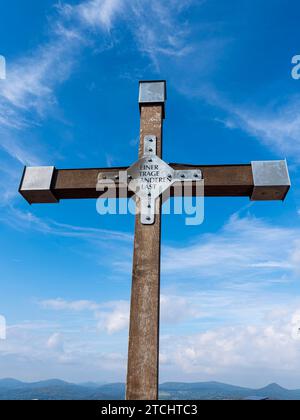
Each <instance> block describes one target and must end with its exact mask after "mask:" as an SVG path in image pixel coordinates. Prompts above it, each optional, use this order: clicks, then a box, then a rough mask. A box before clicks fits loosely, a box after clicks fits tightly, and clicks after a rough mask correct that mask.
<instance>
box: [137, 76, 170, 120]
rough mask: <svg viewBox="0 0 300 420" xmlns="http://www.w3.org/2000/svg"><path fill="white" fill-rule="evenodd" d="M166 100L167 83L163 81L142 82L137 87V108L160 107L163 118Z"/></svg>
mask: <svg viewBox="0 0 300 420" xmlns="http://www.w3.org/2000/svg"><path fill="white" fill-rule="evenodd" d="M166 100H167V82H166V81H165V80H142V81H140V87H139V106H140V108H141V106H142V105H147V104H149V105H151V104H152V105H162V106H163V116H164V117H165V103H166Z"/></svg>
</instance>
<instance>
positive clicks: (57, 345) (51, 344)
mask: <svg viewBox="0 0 300 420" xmlns="http://www.w3.org/2000/svg"><path fill="white" fill-rule="evenodd" d="M46 347H47V348H48V349H50V350H53V351H57V352H61V353H63V352H64V339H63V335H62V334H61V333H54V334H52V335H51V336H50V337H49V338H48V340H47V343H46Z"/></svg>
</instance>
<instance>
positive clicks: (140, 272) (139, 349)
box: [126, 82, 166, 400]
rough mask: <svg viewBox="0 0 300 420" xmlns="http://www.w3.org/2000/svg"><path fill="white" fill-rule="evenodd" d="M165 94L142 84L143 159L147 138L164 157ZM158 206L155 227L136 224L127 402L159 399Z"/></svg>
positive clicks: (152, 85)
mask: <svg viewBox="0 0 300 420" xmlns="http://www.w3.org/2000/svg"><path fill="white" fill-rule="evenodd" d="M165 91H166V89H165V82H144V83H140V96H139V102H140V112H141V127H140V147H139V158H140V159H141V158H142V157H143V156H144V151H145V146H146V145H145V138H146V137H147V136H154V137H156V155H157V156H158V157H160V158H161V157H162V125H163V118H164V114H165ZM149 144H151V143H149ZM151 147H152V146H151ZM137 205H138V206H140V205H141V204H140V203H138V204H137ZM155 205H156V206H157V209H156V212H155V213H156V217H155V221H154V223H153V224H149V225H145V224H142V223H141V218H140V216H139V211H138V212H137V215H136V221H135V239H134V256H133V271H132V290H131V310H130V329H129V348H128V370H127V388H126V399H128V400H138V399H142V400H147V399H150V400H156V399H157V398H158V362H159V360H158V358H159V305H160V302H159V300H160V296H159V295H160V243H161V210H160V209H161V198H160V197H159V198H158V199H157V201H156V204H155Z"/></svg>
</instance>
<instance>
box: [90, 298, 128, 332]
mask: <svg viewBox="0 0 300 420" xmlns="http://www.w3.org/2000/svg"><path fill="white" fill-rule="evenodd" d="M96 318H97V319H98V327H99V328H100V329H104V330H106V331H107V332H108V334H114V333H117V332H119V331H122V330H126V329H128V324H129V302H127V301H117V302H108V303H106V304H104V305H101V309H99V310H98V311H97V312H96Z"/></svg>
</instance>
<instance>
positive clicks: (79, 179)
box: [51, 163, 254, 200]
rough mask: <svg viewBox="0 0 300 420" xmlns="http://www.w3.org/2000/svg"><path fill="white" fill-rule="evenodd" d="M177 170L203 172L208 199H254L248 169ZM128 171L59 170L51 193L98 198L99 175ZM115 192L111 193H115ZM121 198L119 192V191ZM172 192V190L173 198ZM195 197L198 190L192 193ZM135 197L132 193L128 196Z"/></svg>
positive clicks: (60, 196) (180, 166) (202, 167)
mask: <svg viewBox="0 0 300 420" xmlns="http://www.w3.org/2000/svg"><path fill="white" fill-rule="evenodd" d="M170 166H172V167H173V168H174V169H177V170H180V169H200V170H201V171H202V173H203V176H204V194H205V196H206V197H230V196H231V197H251V195H252V192H253V188H254V182H253V175H252V168H251V165H250V164H246V165H186V164H176V163H171V164H170ZM126 169H128V167H115V168H92V169H58V170H57V171H56V173H55V177H54V180H53V185H52V188H51V189H52V191H53V194H54V195H55V197H56V198H57V199H59V200H62V199H77V198H87V199H88V198H98V197H99V192H97V191H96V184H97V178H98V174H99V173H103V174H105V173H109V172H111V171H119V170H123V171H124V170H126ZM114 192H115V189H113V190H112V193H114ZM116 192H117V197H118V193H119V191H118V188H117V190H116ZM172 193H173V190H172V189H171V195H172ZM193 194H195V190H194V191H193ZM128 196H129V197H130V196H132V192H130V191H129V192H128Z"/></svg>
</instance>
